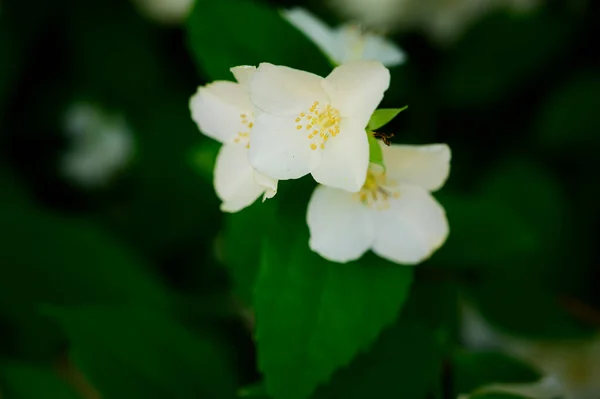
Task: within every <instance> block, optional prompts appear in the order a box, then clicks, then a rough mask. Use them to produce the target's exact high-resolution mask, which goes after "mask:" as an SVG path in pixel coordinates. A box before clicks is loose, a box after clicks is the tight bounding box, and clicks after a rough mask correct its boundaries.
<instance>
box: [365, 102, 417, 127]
mask: <svg viewBox="0 0 600 399" xmlns="http://www.w3.org/2000/svg"><path fill="white" fill-rule="evenodd" d="M407 108H408V105H407V106H404V107H402V108H380V109H377V110H375V112H373V115H371V119H370V120H369V123H368V124H367V130H368V131H375V130H377V129H379V128H381V127H383V126H385V125H387V124H388V123H389V122H391V120H392V119H394V118H395V117H396V115H398V114H399V113H400V112H402V111H404V110H405V109H407Z"/></svg>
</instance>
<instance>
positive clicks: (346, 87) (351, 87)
mask: <svg viewBox="0 0 600 399" xmlns="http://www.w3.org/2000/svg"><path fill="white" fill-rule="evenodd" d="M322 86H323V88H324V89H325V91H326V92H327V94H328V95H329V98H330V99H331V102H332V103H333V104H335V107H336V108H337V109H338V110H339V112H340V116H341V117H342V118H353V119H356V120H357V124H359V125H362V126H363V127H365V126H367V123H368V122H369V119H371V115H373V112H374V111H375V109H377V106H378V105H379V103H380V102H381V100H382V99H383V94H384V93H385V91H386V90H387V89H388V87H389V86H390V71H389V70H388V69H387V68H386V67H384V66H383V64H382V63H381V62H379V61H354V62H349V63H346V64H343V65H340V66H339V67H337V68H335V69H334V70H333V71H332V72H331V73H330V74H329V75H328V76H327V77H326V78H325V80H324V81H323V82H322Z"/></svg>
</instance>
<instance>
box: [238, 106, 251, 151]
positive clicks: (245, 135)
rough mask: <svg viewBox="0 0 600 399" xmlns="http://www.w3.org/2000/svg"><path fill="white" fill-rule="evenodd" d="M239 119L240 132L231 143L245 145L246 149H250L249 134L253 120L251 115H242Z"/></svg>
mask: <svg viewBox="0 0 600 399" xmlns="http://www.w3.org/2000/svg"><path fill="white" fill-rule="evenodd" d="M240 119H241V122H242V130H241V131H239V132H238V133H237V135H236V136H235V138H234V139H233V142H234V143H243V144H246V148H250V132H251V131H252V127H253V126H254V118H253V116H252V115H251V114H247V113H244V114H240Z"/></svg>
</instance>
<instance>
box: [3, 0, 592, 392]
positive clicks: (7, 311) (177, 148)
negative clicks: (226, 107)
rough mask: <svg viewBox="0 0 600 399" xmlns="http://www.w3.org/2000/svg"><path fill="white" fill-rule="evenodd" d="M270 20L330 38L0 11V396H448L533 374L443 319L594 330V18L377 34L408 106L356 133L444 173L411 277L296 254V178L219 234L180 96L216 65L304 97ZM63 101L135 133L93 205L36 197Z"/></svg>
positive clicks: (66, 186) (122, 14)
mask: <svg viewBox="0 0 600 399" xmlns="http://www.w3.org/2000/svg"><path fill="white" fill-rule="evenodd" d="M293 4H294V5H305V6H309V7H313V10H314V11H316V12H317V14H319V15H322V16H324V17H326V19H327V20H328V21H329V22H332V23H338V22H341V21H336V18H335V14H334V13H331V12H330V11H331V10H330V9H327V8H325V7H322V6H321V5H320V4H319V3H315V2H314V1H308V2H301V1H276V0H272V1H266V0H265V1H260V0H222V1H210V0H197V1H196V5H195V7H194V10H193V12H192V13H191V15H190V16H189V18H188V19H187V21H186V22H185V23H184V24H182V25H181V26H161V25H158V24H156V23H155V22H153V21H151V20H147V19H144V18H143V17H142V16H141V15H140V14H138V13H137V12H136V9H135V8H134V7H133V6H132V4H130V2H128V1H118V0H102V1H101V0H88V1H86V2H79V1H75V0H62V1H59V2H55V3H52V5H50V3H49V2H47V1H44V0H31V1H29V2H19V1H16V0H7V1H3V2H2V4H1V5H0V153H1V156H2V158H1V160H0V226H1V227H2V230H1V231H2V235H1V237H0V239H1V240H0V243H1V245H0V396H1V397H2V398H3V399H5V398H9V399H13V398H14V399H29V398H61V399H62V398H69V399H70V398H95V397H98V396H94V395H100V397H102V398H124V397H126V398H130V399H135V398H144V399H146V398H196V397H203V398H210V399H213V398H215V399H220V398H224V399H226V398H235V397H240V396H243V397H255V398H263V399H264V398H269V397H271V398H273V399H287V398H290V399H302V398H307V397H310V398H312V399H321V398H323V399H324V398H334V399H335V398H340V399H341V398H344V399H348V398H357V399H358V398H374V399H378V398H382V399H383V398H388V397H402V398H409V399H410V398H415V399H425V398H453V399H454V398H455V397H456V395H457V394H459V393H468V392H472V391H474V390H475V389H477V388H478V387H481V386H483V385H486V384H489V383H493V382H507V383H509V382H530V381H534V380H536V379H537V378H538V377H539V375H538V373H537V371H536V370H534V369H532V368H531V367H530V366H529V365H526V364H522V363H521V362H520V361H518V360H516V359H512V358H509V357H508V356H506V355H503V354H500V353H495V352H494V353H492V352H468V351H465V350H464V348H461V347H460V342H461V340H460V319H459V315H460V312H459V310H460V305H459V304H460V302H459V300H458V298H459V297H460V298H466V299H467V300H468V301H469V303H470V304H472V305H473V306H474V307H475V308H476V309H477V310H478V311H479V312H481V313H482V315H483V317H484V318H485V319H486V320H488V321H489V322H490V323H491V324H492V325H493V326H494V327H495V328H497V329H498V330H499V331H501V332H505V333H510V334H513V335H516V336H519V337H522V338H527V339H532V340H534V339H539V340H548V339H561V340H564V339H586V338H587V337H590V336H591V334H592V333H593V332H594V331H595V330H596V329H597V328H598V327H599V326H600V310H598V309H600V296H599V295H598V290H597V287H596V285H597V281H598V277H600V274H599V272H598V270H597V268H595V266H596V264H597V263H598V261H599V260H600V257H598V252H597V250H596V244H597V243H596V241H597V239H596V232H597V229H598V226H599V223H600V212H598V207H597V201H596V199H597V198H598V195H600V191H599V187H600V181H599V177H598V173H597V171H596V162H595V158H594V155H595V154H596V152H597V151H598V148H599V146H600V140H599V139H598V137H599V136H598V134H599V133H600V119H599V118H600V117H599V113H598V112H597V111H596V108H595V107H596V96H597V93H598V92H600V69H598V67H599V66H600V57H599V55H598V52H597V50H596V49H595V47H594V45H593V41H592V38H593V37H596V36H597V35H598V33H600V32H599V29H600V27H599V25H598V24H597V20H598V11H599V10H598V8H599V7H598V4H597V3H595V2H589V4H588V7H587V8H586V9H581V8H578V7H574V6H573V3H572V2H569V1H559V0H556V1H547V2H546V4H544V5H543V6H542V7H541V8H540V9H539V10H537V11H536V12H533V13H530V14H526V15H519V16H515V15H512V14H508V13H503V12H497V13H493V14H490V15H488V16H486V17H484V18H482V19H481V20H479V21H478V22H477V23H476V24H475V25H473V26H472V27H471V28H470V29H469V30H468V32H467V33H466V34H465V36H463V37H462V38H461V39H460V40H459V41H458V42H457V43H456V44H455V45H454V46H450V47H446V48H443V49H442V48H438V47H436V46H435V43H430V42H428V41H426V40H425V38H423V37H421V36H419V35H417V34H415V33H410V32H404V33H398V34H396V35H395V36H394V37H393V38H394V40H396V41H397V42H398V43H399V44H400V45H401V46H402V47H403V49H404V50H405V52H406V53H407V55H408V61H407V63H406V64H405V65H402V66H399V67H396V68H393V69H392V71H391V76H392V86H391V87H390V89H389V90H388V92H387V93H386V97H385V99H384V101H383V103H382V107H384V108H393V107H403V106H405V105H408V106H409V108H408V109H407V110H406V111H404V112H402V113H400V114H398V116H396V117H395V118H393V120H391V121H390V122H389V123H388V124H386V125H384V126H382V127H380V128H379V127H378V129H379V130H381V131H382V132H384V133H394V134H395V136H394V138H393V139H392V141H393V142H396V143H403V144H404V143H409V144H428V143H433V142H446V143H448V144H449V146H450V147H451V149H452V153H453V159H452V170H451V174H450V178H449V180H448V183H447V184H446V186H445V187H444V188H443V189H442V190H441V191H440V192H439V193H436V198H437V199H438V200H439V202H440V203H441V204H442V205H443V206H444V208H445V209H446V211H447V215H448V219H449V222H450V229H451V234H450V236H449V239H448V241H447V243H446V244H445V245H444V246H443V247H442V248H441V249H440V250H439V251H438V252H437V253H435V254H434V255H433V256H432V258H431V259H430V260H428V261H426V262H425V263H424V264H422V265H419V266H416V267H415V268H408V267H402V266H396V265H391V264H389V263H388V262H386V261H383V260H381V259H378V258H376V257H375V256H374V255H373V254H367V255H366V256H365V257H363V258H362V259H360V260H359V261H356V262H352V263H348V264H344V265H339V264H332V263H329V262H326V261H325V260H323V259H322V258H320V257H319V256H317V255H316V254H314V253H312V252H310V250H309V248H308V245H307V243H308V232H307V230H306V227H305V219H304V212H305V209H306V204H307V201H308V196H309V195H310V193H311V191H312V189H313V187H314V183H313V182H312V180H311V179H310V178H305V179H302V180H300V181H295V182H293V183H290V182H281V183H280V191H279V193H278V195H277V197H275V198H274V199H272V200H269V201H267V202H265V203H260V201H257V203H256V204H254V205H253V206H251V207H249V208H248V209H245V210H244V211H243V212H240V213H237V214H222V213H221V212H220V211H219V203H218V199H217V198H216V196H215V194H214V190H213V187H212V166H213V164H214V159H215V156H216V153H217V151H218V148H219V146H218V144H217V143H215V142H213V141H212V140H210V139H208V138H206V137H204V136H202V134H201V133H200V132H199V131H198V129H197V127H196V125H195V124H194V122H193V121H192V120H191V118H190V112H189V105H188V102H189V97H190V96H191V95H192V94H193V93H194V92H195V90H196V88H197V86H198V85H201V84H205V83H207V82H210V81H212V80H215V79H226V80H232V79H233V77H232V76H231V74H230V72H229V68H230V67H233V66H236V65H256V64H258V63H260V62H272V63H275V64H282V65H287V66H291V67H295V68H300V69H304V70H308V71H311V72H313V73H316V74H320V75H326V74H327V73H328V72H329V71H330V69H331V67H330V66H329V64H328V62H327V60H326V59H325V57H324V56H323V55H322V54H321V53H320V52H319V50H318V49H317V47H316V46H315V45H314V44H312V43H311V42H309V41H308V40H307V39H306V38H305V37H304V36H302V34H301V33H300V32H299V31H297V30H296V29H295V28H293V27H292V26H290V25H289V24H287V23H286V22H285V21H284V20H283V19H282V18H281V17H280V15H279V13H278V11H277V7H281V6H283V5H285V6H290V5H293ZM77 100H88V101H92V102H94V103H97V104H99V105H101V106H103V107H105V108H106V109H108V110H113V111H116V112H118V113H119V114H122V115H123V116H124V118H125V120H126V121H127V122H128V123H129V124H130V126H131V128H132V130H133V131H134V132H135V143H136V152H135V158H134V160H133V162H132V163H131V164H130V165H129V166H128V168H127V169H126V170H125V171H124V172H123V173H122V174H120V175H118V176H116V177H115V179H114V181H113V184H112V185H110V186H109V187H106V188H98V189H92V190H84V189H82V188H80V187H78V186H76V185H74V184H73V183H71V182H69V181H67V180H65V179H64V178H63V177H62V176H61V174H60V170H59V168H58V164H59V162H60V159H61V157H62V156H63V154H64V153H65V151H67V148H68V141H67V138H66V137H65V135H64V131H63V124H64V121H63V118H64V113H65V111H66V109H67V108H68V107H69V106H70V105H71V104H72V103H73V102H74V101H77ZM384 119H386V120H385V122H387V121H388V119H389V118H384ZM567 304H570V305H567ZM248 315H250V316H248ZM254 328H255V329H254ZM249 329H250V330H249ZM65 358H66V359H68V362H66V363H65V362H61V361H59V360H60V359H63V360H64V359H65ZM65 364H70V365H71V366H69V367H72V368H73V369H74V370H77V372H78V373H80V374H81V376H83V377H77V378H75V377H73V375H75V374H74V371H73V370H71V369H69V370H70V371H68V370H66V367H67V366H65ZM77 375H79V374H77ZM82 379H83V380H85V381H87V382H86V383H85V384H88V385H89V386H92V387H93V389H91V390H90V389H87V388H86V389H83V388H81V387H82V384H83V383H82V382H81V381H82ZM85 384H83V385H85ZM88 385H86V386H88ZM248 387H253V389H249V388H248ZM241 388H244V389H241ZM240 389H241V390H240ZM471 397H472V398H481V399H483V398H488V399H492V398H515V397H516V396H511V395H500V394H477V395H474V396H471Z"/></svg>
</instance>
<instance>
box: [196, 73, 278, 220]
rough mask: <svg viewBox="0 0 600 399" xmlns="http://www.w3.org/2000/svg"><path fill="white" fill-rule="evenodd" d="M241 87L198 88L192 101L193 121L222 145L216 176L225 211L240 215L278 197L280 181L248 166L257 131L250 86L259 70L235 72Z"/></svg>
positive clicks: (226, 84) (217, 84)
mask: <svg viewBox="0 0 600 399" xmlns="http://www.w3.org/2000/svg"><path fill="white" fill-rule="evenodd" d="M231 72H232V73H233V75H234V76H235V78H236V80H237V83H234V82H228V81H216V82H213V83H210V84H208V85H206V86H201V87H199V88H198V90H197V92H196V94H194V95H193V96H192V97H191V99H190V111H191V114H192V119H193V120H194V121H195V122H196V124H197V125H198V128H199V129H200V130H201V131H202V132H203V133H204V134H205V135H207V136H208V137H211V138H213V139H215V140H217V141H219V142H221V143H223V146H221V149H220V150H219V154H218V155H217V161H216V164H215V172H214V184H215V191H216V192H217V195H218V197H219V198H220V199H221V201H222V204H221V210H222V211H224V212H237V211H240V210H242V209H243V208H245V207H247V206H249V205H252V203H254V201H256V199H257V198H258V197H260V196H261V195H262V196H263V201H264V200H265V199H267V198H272V197H273V196H274V195H275V194H276V193H277V180H275V179H272V178H270V177H267V176H264V175H262V174H260V173H258V172H257V171H255V170H254V168H252V166H250V163H248V148H249V145H250V137H251V133H252V134H254V133H253V130H254V123H255V122H254V117H255V116H254V107H253V106H252V103H251V102H250V98H249V95H248V82H249V80H250V79H251V77H252V76H253V75H254V73H255V72H256V68H255V67H251V66H240V67H235V68H231Z"/></svg>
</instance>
